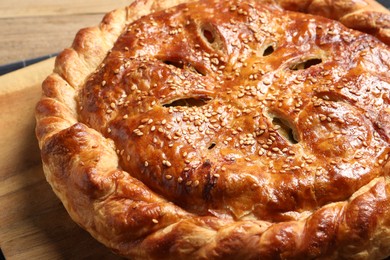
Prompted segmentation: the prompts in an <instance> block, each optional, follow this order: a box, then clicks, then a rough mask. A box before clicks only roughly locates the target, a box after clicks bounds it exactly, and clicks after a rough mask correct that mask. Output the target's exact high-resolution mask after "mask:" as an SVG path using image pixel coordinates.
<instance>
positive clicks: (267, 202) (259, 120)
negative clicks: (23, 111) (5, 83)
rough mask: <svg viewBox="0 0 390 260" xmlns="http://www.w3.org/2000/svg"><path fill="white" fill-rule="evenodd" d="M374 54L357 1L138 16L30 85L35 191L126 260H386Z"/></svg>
mask: <svg viewBox="0 0 390 260" xmlns="http://www.w3.org/2000/svg"><path fill="white" fill-rule="evenodd" d="M326 17H327V18H326ZM351 28H352V29H351ZM389 46H390V13H389V12H388V11H387V9H385V8H384V7H381V6H380V5H379V4H377V3H376V2H374V1H370V0H365V1H363V0H360V1H347V0H334V1H325V0H314V1H298V0H280V1H267V0H264V1H259V0H257V1H255V0H242V1H241V0H230V1H226V0H221V1H217V0H214V1H209V0H201V1H200V2H193V1H189V0H163V1H157V0H155V1H151V0H138V1H135V2H134V3H132V4H131V5H129V6H128V7H126V8H123V9H119V10H115V11H112V12H110V13H108V14H107V15H106V16H105V17H104V19H103V20H102V22H101V23H100V25H99V26H97V27H92V28H87V29H82V30H80V31H79V33H78V34H77V36H76V38H75V40H74V43H73V45H72V47H70V48H68V49H65V50H64V51H63V52H62V53H61V54H59V56H58V57H57V59H56V63H55V68H54V72H53V73H52V74H51V75H50V76H48V78H47V79H46V80H45V81H44V83H43V94H42V98H41V99H40V101H39V103H38V104H37V107H36V119H37V127H36V135H37V138H38V140H39V145H40V148H41V153H42V160H43V169H44V172H45V175H46V178H47V181H48V182H49V183H50V185H51V186H52V188H53V190H54V192H55V193H56V195H57V196H58V197H59V198H60V199H61V201H62V203H63V204H64V206H65V208H66V209H67V211H68V212H69V214H70V216H71V217H72V219H73V220H74V221H75V222H76V223H78V224H79V225H80V226H81V227H82V228H84V229H86V230H87V231H88V232H89V233H90V234H91V235H92V236H93V237H95V238H96V239H97V240H98V241H100V242H101V243H103V244H105V245H106V246H107V247H108V248H110V249H111V250H113V251H114V252H116V253H117V254H119V255H122V256H124V257H129V258H131V259H239V258H241V259H314V258H315V259H381V258H386V257H388V256H390V214H389V212H390V177H389V175H390V159H389V154H390V73H389V71H390V47H389Z"/></svg>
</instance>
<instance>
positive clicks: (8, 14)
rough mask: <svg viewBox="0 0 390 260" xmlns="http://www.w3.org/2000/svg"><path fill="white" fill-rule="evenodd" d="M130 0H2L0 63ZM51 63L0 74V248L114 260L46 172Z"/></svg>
mask: <svg viewBox="0 0 390 260" xmlns="http://www.w3.org/2000/svg"><path fill="white" fill-rule="evenodd" d="M130 1H131V0H81V1H80V0H77V1H76V0H66V1H52V0H20V1H14V0H1V1H0V46H1V48H0V65H3V64H7V63H11V62H15V61H19V60H26V59H31V58H35V57H39V56H42V55H47V54H50V53H57V52H59V51H61V50H62V49H63V48H65V47H67V46H69V45H70V44H71V42H72V39H73V38H74V35H75V34H76V32H77V30H78V29H79V28H83V27H86V26H93V25H96V24H98V22H99V21H100V20H101V18H102V16H103V14H104V13H105V12H107V11H109V10H112V9H115V8H117V7H121V6H124V5H126V4H128V3H129V2H130ZM382 1H383V3H387V4H388V5H390V3H389V2H390V1H389V0H382ZM53 63H54V60H53V59H50V60H47V61H44V62H41V63H39V64H35V65H32V66H30V67H27V68H25V69H22V70H19V71H15V72H12V73H9V74H6V75H4V76H1V77H0V111H1V112H0V122H1V127H0V136H1V138H0V208H1V209H0V247H1V249H2V251H3V253H4V255H5V257H6V258H7V260H13V259H85V258H90V259H118V257H117V256H115V255H113V254H112V253H111V252H109V250H107V249H106V248H105V247H103V246H102V245H100V244H99V243H98V242H96V241H95V240H94V239H92V238H91V237H90V235H89V234H88V233H86V232H85V231H83V230H82V229H81V228H79V227H78V226H77V225H76V224H74V223H73V222H72V221H71V220H70V218H69V217H68V214H67V213H66V211H65V210H64V208H63V207H62V204H61V202H60V201H59V200H58V199H57V198H56V197H55V195H54V194H53V192H52V191H51V188H50V186H49V185H48V184H47V182H46V181H45V179H44V176H43V172H42V167H41V159H40V155H39V149H38V145H37V141H36V139H35V136H34V127H35V120H34V106H35V104H36V102H37V100H38V99H39V96H40V92H41V90H40V85H41V82H42V80H43V79H44V78H45V77H46V76H47V75H48V74H49V73H50V72H51V70H52V68H53Z"/></svg>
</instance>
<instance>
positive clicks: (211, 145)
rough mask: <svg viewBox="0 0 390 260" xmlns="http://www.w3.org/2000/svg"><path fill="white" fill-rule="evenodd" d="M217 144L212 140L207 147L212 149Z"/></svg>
mask: <svg viewBox="0 0 390 260" xmlns="http://www.w3.org/2000/svg"><path fill="white" fill-rule="evenodd" d="M216 145H217V144H216V143H214V142H212V143H211V144H210V145H209V147H208V148H207V149H209V150H212V149H213V148H214V147H215V146H216Z"/></svg>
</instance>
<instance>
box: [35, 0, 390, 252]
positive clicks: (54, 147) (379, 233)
mask: <svg viewBox="0 0 390 260" xmlns="http://www.w3.org/2000/svg"><path fill="white" fill-rule="evenodd" d="M186 2H190V1H188V0H164V1H159V2H157V1H153V0H140V1H136V2H134V3H133V4H132V5H130V6H129V7H127V8H124V9H119V10H115V11H113V12H111V13H109V14H107V15H106V16H105V17H104V19H103V20H102V22H101V23H100V25H99V26H98V27H92V28H86V29H83V30H81V31H80V32H79V33H78V34H77V36H76V38H75V41H74V43H73V45H72V47H71V48H68V49H65V50H64V51H63V52H62V53H61V54H60V55H59V56H58V57H57V60H56V64H55V70H54V73H53V74H52V75H50V76H49V77H48V78H47V79H46V80H45V81H44V82H43V95H42V98H41V100H40V101H39V103H38V104H37V107H36V120H37V127H36V135H37V137H38V140H39V146H40V148H41V151H42V160H43V168H44V172H45V175H46V178H47V180H48V182H49V183H50V184H51V186H52V188H53V190H54V192H55V193H56V194H57V196H58V197H59V198H60V199H61V201H62V202H63V204H64V206H65V208H66V209H67V211H68V212H69V214H70V215H71V217H72V219H73V220H74V221H75V222H77V223H78V224H79V225H80V226H82V227H83V228H84V229H86V230H87V231H89V232H90V233H91V234H92V235H93V236H94V237H95V238H96V239H97V240H99V241H100V242H102V243H103V244H105V245H106V246H108V247H110V248H111V249H112V250H113V251H115V252H117V253H118V254H121V255H123V256H126V257H132V258H139V259H164V258H168V259H171V258H175V257H180V258H184V257H186V258H189V257H190V258H194V259H219V258H229V259H231V258H233V259H236V258H239V257H245V259H258V258H261V259H302V258H327V259H329V258H333V259H342V258H359V259H365V258H367V259H378V258H382V257H384V256H388V255H390V215H389V214H387V212H388V211H389V210H390V179H389V177H388V175H389V174H390V162H387V164H386V165H385V167H384V175H383V176H385V177H379V178H376V179H374V180H373V181H371V182H370V183H369V184H368V185H366V186H364V187H363V188H361V189H360V190H359V191H357V192H356V193H355V194H354V195H353V196H352V197H351V198H350V199H349V200H348V201H344V202H337V203H333V204H329V205H327V206H324V207H322V208H321V209H319V210H318V211H316V212H314V213H313V214H312V215H310V216H309V217H307V218H305V219H301V220H299V221H291V222H283V223H277V224H273V223H269V222H265V221H252V220H251V221H249V220H247V221H236V222H234V221H232V220H228V219H218V218H216V217H199V216H195V215H192V214H190V213H188V212H186V211H184V210H183V209H181V208H179V207H177V206H175V205H174V204H172V203H170V202H169V201H166V200H164V199H163V198H161V197H160V196H158V195H156V194H154V193H153V192H152V191H150V190H149V189H148V188H147V187H146V186H145V185H144V184H143V183H141V182H140V181H138V180H137V179H134V178H132V177H131V176H130V174H128V173H126V172H124V171H122V170H121V169H120V168H119V166H118V156H117V154H116V152H115V147H114V144H113V142H112V141H110V140H108V139H106V138H104V137H103V136H102V135H101V134H100V133H98V132H96V131H95V130H93V129H91V128H88V127H87V126H86V125H84V124H82V123H79V122H78V116H77V108H76V101H75V98H76V95H77V92H78V90H79V89H80V88H81V87H82V86H83V84H84V81H85V79H86V78H87V76H88V75H90V74H91V73H92V72H93V71H94V70H95V68H96V67H97V66H98V65H99V64H100V63H101V61H102V60H103V58H104V57H105V56H106V54H107V52H108V51H109V50H110V49H111V48H112V46H113V44H114V42H115V40H116V39H117V37H118V36H119V35H120V33H121V32H122V31H123V30H124V28H125V27H126V25H127V24H128V23H131V22H132V21H134V20H136V19H138V18H139V17H141V16H142V15H146V14H148V13H151V12H153V11H158V10H162V9H165V8H168V7H171V6H175V5H177V4H180V3H186ZM287 2H289V3H290V4H291V3H293V2H297V1H280V4H281V6H282V7H283V8H286V9H290V10H303V11H307V12H312V13H317V14H318V11H317V9H316V8H314V7H315V6H320V5H315V3H316V2H321V1H300V2H299V3H300V4H302V3H303V2H305V3H303V5H302V6H303V7H302V6H301V7H299V8H298V7H297V6H296V5H295V7H294V5H288V3H287ZM309 2H311V3H310V4H309ZM322 2H324V1H322ZM339 2H340V1H339ZM370 2H372V1H370ZM360 14H361V12H360V13H359V12H358V11H355V12H354V13H352V14H348V15H340V16H339V17H332V18H334V19H338V20H341V21H342V22H344V23H346V24H347V25H348V23H352V24H355V23H354V20H353V19H355V18H353V17H357V16H356V15H360ZM363 14H364V13H363ZM383 15H384V16H385V17H386V19H388V15H387V14H383ZM325 16H326V14H325ZM351 17H352V18H351ZM386 24H387V25H388V24H389V23H388V22H387V23H386ZM383 30H384V32H385V33H384V34H383V33H382V34H381V33H380V32H381V30H379V31H378V32H379V34H378V35H379V38H381V37H382V36H381V35H384V36H383V37H384V38H383V37H382V39H384V42H385V43H387V44H389V42H388V40H389V38H386V37H388V28H384V29H383ZM386 35H387V36H386ZM86 162H88V163H86Z"/></svg>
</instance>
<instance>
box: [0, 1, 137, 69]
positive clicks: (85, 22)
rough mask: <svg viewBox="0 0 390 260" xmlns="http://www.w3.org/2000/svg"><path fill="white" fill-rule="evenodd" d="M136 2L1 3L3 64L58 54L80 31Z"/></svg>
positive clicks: (0, 30) (0, 60) (1, 57)
mask: <svg viewBox="0 0 390 260" xmlns="http://www.w3.org/2000/svg"><path fill="white" fill-rule="evenodd" d="M130 2H132V0H82V1H76V0H66V1H52V0H19V1H14V0H1V1H0V46H1V48H0V65H4V64H7V63H12V62H16V61H19V60H27V59H31V58H36V57H40V56H44V55H48V54H52V53H58V52H60V51H61V50H63V49H64V48H66V47H68V46H70V45H71V43H72V40H73V38H74V36H75V34H76V33H77V31H78V30H79V29H81V28H84V27H89V26H94V25H96V24H98V23H99V22H100V20H101V19H102V17H103V15H104V14H105V13H107V12H108V11H110V10H113V9H116V8H119V7H123V6H126V5H128V4H129V3H130Z"/></svg>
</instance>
